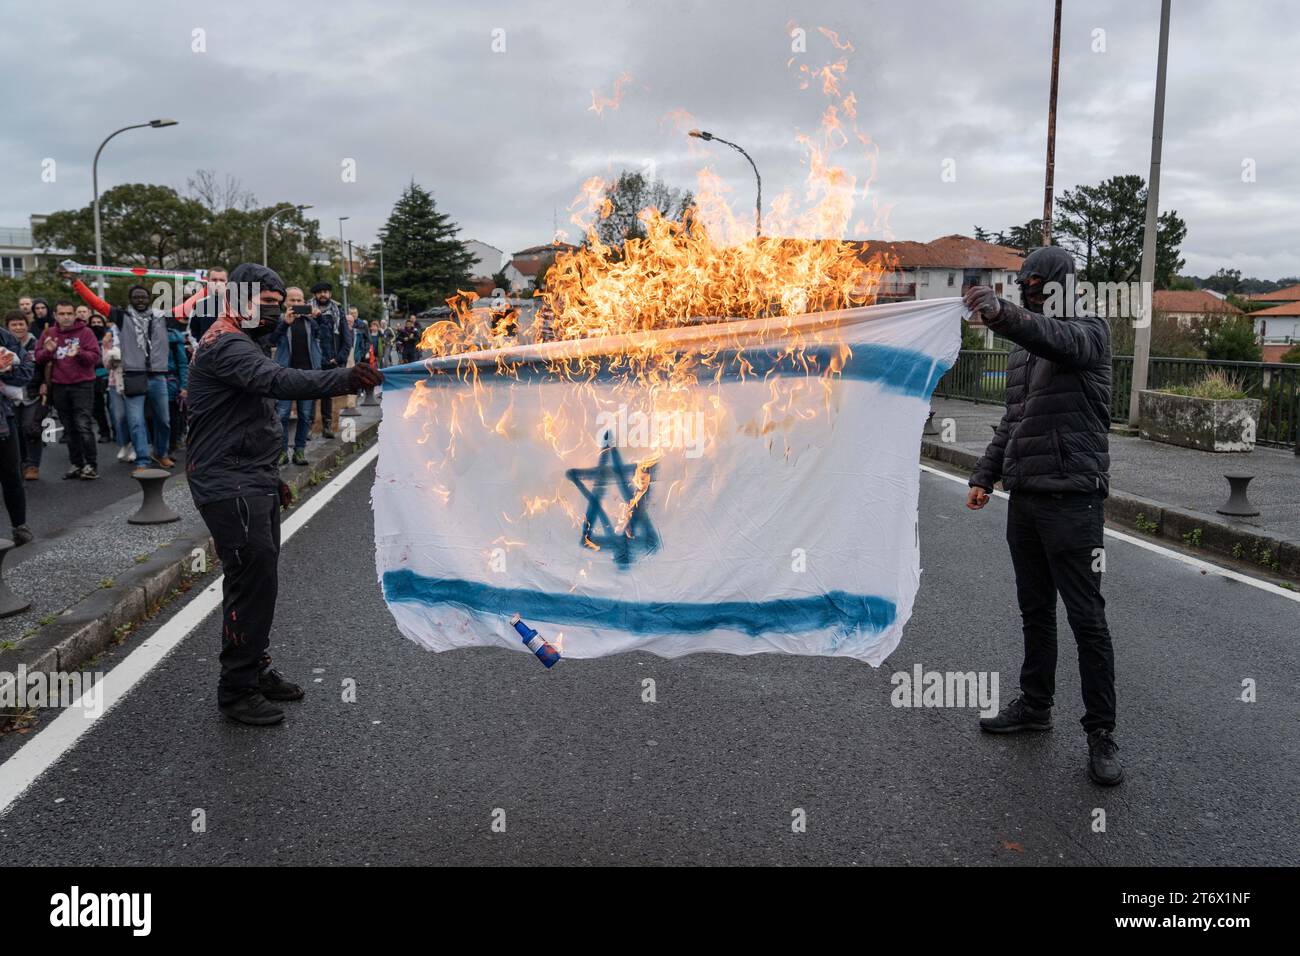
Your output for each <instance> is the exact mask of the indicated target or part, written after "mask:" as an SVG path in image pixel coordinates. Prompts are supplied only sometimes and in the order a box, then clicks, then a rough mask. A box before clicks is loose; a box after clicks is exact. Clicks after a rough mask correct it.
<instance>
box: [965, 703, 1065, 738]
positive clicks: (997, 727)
mask: <svg viewBox="0 0 1300 956" xmlns="http://www.w3.org/2000/svg"><path fill="white" fill-rule="evenodd" d="M1051 729H1052V710H1051V708H1050V707H1048V708H1045V709H1043V710H1035V709H1034V708H1033V707H1030V706H1029V705H1028V704H1026V703H1025V700H1024V698H1023V697H1017V698H1016V699H1015V700H1013V701H1012V702H1011V703H1009V704H1007V706H1005V707H1003V708H1002V709H1001V710H1000V711H998V712H997V716H995V717H981V718H980V730H983V731H985V732H986V733H990V734H1014V733H1015V732H1016V731H1018V730H1051Z"/></svg>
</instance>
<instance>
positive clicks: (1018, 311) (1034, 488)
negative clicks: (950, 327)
mask: <svg viewBox="0 0 1300 956" xmlns="http://www.w3.org/2000/svg"><path fill="white" fill-rule="evenodd" d="M1031 275H1037V276H1041V277H1042V278H1043V282H1044V284H1047V283H1060V284H1061V286H1062V287H1065V288H1066V289H1068V291H1069V292H1070V293H1071V294H1072V292H1073V287H1072V285H1069V286H1067V283H1066V280H1067V278H1068V277H1071V276H1073V275H1074V259H1073V258H1071V256H1070V254H1069V253H1068V252H1066V251H1065V250H1064V249H1061V248H1059V247H1057V246H1047V247H1045V248H1041V249H1035V250H1034V251H1033V252H1031V253H1030V254H1029V255H1028V256H1027V257H1026V258H1025V262H1024V265H1023V266H1021V267H1020V277H1021V280H1022V281H1023V280H1024V279H1027V278H1028V277H1029V276H1031ZM1048 291H1050V290H1048ZM999 301H1000V303H1001V305H1000V309H999V311H998V314H997V317H996V318H993V319H989V320H987V324H988V327H989V328H991V329H992V330H993V331H995V332H997V333H998V334H999V335H1002V336H1004V337H1006V338H1008V339H1010V340H1011V341H1012V342H1015V343H1016V348H1014V349H1012V351H1011V354H1010V355H1009V356H1008V357H1007V410H1006V414H1004V415H1003V416H1002V423H1001V424H1000V425H998V429H997V433H996V434H995V435H994V436H993V440H992V441H991V442H990V443H989V446H988V448H987V449H986V450H985V452H984V455H983V457H982V458H980V460H979V461H978V462H977V463H976V464H975V471H974V473H973V474H972V475H971V477H970V484H971V485H972V486H974V487H979V488H984V489H985V490H987V491H992V490H993V484H994V482H996V481H999V480H1001V482H1002V487H1003V488H1005V489H1006V490H1007V491H1009V492H1011V493H1012V494H1015V493H1016V492H1018V491H1019V492H1029V493H1057V492H1079V493H1086V494H1095V495H1100V496H1102V497H1105V496H1106V495H1107V494H1108V493H1109V490H1110V474H1109V471H1110V390H1111V369H1110V326H1109V325H1107V324H1106V320H1105V319H1102V318H1098V317H1097V316H1095V315H1090V314H1086V313H1083V312H1082V311H1081V310H1079V309H1078V308H1077V303H1076V302H1075V301H1073V300H1071V301H1066V300H1065V297H1064V296H1059V297H1057V298H1055V299H1049V303H1052V302H1054V301H1060V302H1064V303H1065V306H1066V307H1065V308H1064V309H1063V310H1062V311H1064V312H1065V313H1066V314H1065V315H1064V316H1061V317H1054V316H1046V315H1042V314H1040V313H1037V312H1031V311H1030V310H1029V309H1025V308H1021V307H1020V306H1018V305H1015V304H1013V303H1011V302H1008V301H1006V300H1005V299H1001V300H999Z"/></svg>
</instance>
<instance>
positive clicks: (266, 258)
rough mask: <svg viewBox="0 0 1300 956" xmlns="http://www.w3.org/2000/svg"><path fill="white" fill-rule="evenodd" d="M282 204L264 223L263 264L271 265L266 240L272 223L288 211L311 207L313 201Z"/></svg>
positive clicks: (300, 210)
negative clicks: (297, 204)
mask: <svg viewBox="0 0 1300 956" xmlns="http://www.w3.org/2000/svg"><path fill="white" fill-rule="evenodd" d="M281 205H282V206H283V208H282V209H278V210H277V211H275V212H273V213H271V215H269V216H267V218H266V222H264V223H262V265H264V266H269V265H270V264H271V262H270V257H269V256H268V255H267V251H266V241H267V236H268V235H270V231H271V223H272V222H273V221H275V219H276V218H277V217H278V216H283V215H284V214H285V213H286V212H293V210H295V209H296V210H298V211H299V212H302V211H303V210H304V209H310V208H311V203H303V204H302V205H299V206H295V205H293V204H292V203H282V204H281Z"/></svg>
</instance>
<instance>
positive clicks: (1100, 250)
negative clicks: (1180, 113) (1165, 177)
mask: <svg viewBox="0 0 1300 956" xmlns="http://www.w3.org/2000/svg"><path fill="white" fill-rule="evenodd" d="M1146 199H1147V189H1146V182H1145V181H1144V180H1143V179H1142V177H1141V176H1136V175H1130V176H1112V177H1111V178H1110V179H1107V180H1104V181H1103V182H1101V183H1100V184H1098V185H1096V186H1078V187H1076V188H1075V189H1072V190H1066V191H1065V193H1064V194H1063V195H1062V196H1061V198H1060V200H1059V201H1058V203H1057V206H1058V209H1059V210H1060V212H1059V215H1058V216H1057V217H1056V223H1055V227H1054V229H1053V233H1054V235H1055V236H1056V237H1058V239H1059V241H1060V243H1061V245H1063V246H1064V247H1065V248H1067V249H1069V250H1070V251H1071V252H1072V253H1073V254H1074V257H1075V259H1076V260H1077V261H1078V263H1079V266H1080V278H1082V279H1087V280H1088V281H1090V282H1131V281H1133V280H1135V279H1136V278H1138V276H1139V275H1140V269H1141V261H1142V236H1143V232H1144V228H1145V224H1146ZM1186 236H1187V224H1186V223H1185V222H1183V220H1182V219H1180V218H1178V214H1177V212H1175V211H1172V210H1171V211H1169V212H1162V213H1160V216H1159V218H1158V219H1157V220H1156V268H1155V285H1156V288H1157V289H1166V288H1168V287H1169V285H1170V284H1171V283H1172V282H1173V281H1174V277H1175V276H1177V274H1178V270H1179V269H1181V268H1182V266H1183V260H1182V259H1180V258H1179V256H1178V252H1179V249H1180V248H1181V246H1182V243H1183V239H1185V238H1186Z"/></svg>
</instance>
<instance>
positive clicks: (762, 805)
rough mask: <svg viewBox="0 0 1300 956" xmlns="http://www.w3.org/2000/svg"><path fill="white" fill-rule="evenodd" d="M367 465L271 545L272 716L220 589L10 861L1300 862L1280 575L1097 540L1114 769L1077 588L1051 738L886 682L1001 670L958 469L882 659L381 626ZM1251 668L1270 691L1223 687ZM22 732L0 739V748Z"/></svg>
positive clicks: (997, 634) (1293, 614) (999, 627)
mask: <svg viewBox="0 0 1300 956" xmlns="http://www.w3.org/2000/svg"><path fill="white" fill-rule="evenodd" d="M370 483H371V470H370V469H367V471H366V472H365V473H364V474H363V475H362V476H361V477H359V478H358V479H357V480H355V481H354V482H353V483H352V484H351V485H350V486H348V487H347V488H346V489H345V490H344V491H343V492H342V493H341V494H340V495H339V496H338V497H337V498H335V499H334V500H333V501H332V502H330V503H329V504H328V505H327V506H326V507H325V509H324V510H323V511H322V512H321V513H320V514H319V515H317V516H316V518H315V519H314V520H313V521H311V522H310V523H309V524H308V525H307V526H306V527H305V528H303V529H302V530H301V531H300V532H299V533H298V534H297V535H296V536H295V537H294V538H293V539H292V540H291V541H289V542H288V544H287V546H286V549H285V553H284V555H283V559H282V577H281V591H280V601H279V607H278V611H277V615H278V617H277V630H276V633H275V636H274V638H273V641H274V644H273V653H274V654H275V657H276V665H277V666H278V667H281V668H282V669H283V670H284V671H285V672H287V673H288V674H289V675H290V676H292V677H294V678H296V679H298V680H299V681H301V682H304V683H305V684H306V685H307V686H308V687H309V693H308V698H307V700H306V701H305V702H303V703H301V704H291V705H288V706H289V708H290V716H289V719H288V720H287V721H286V722H285V723H284V724H283V725H281V726H279V727H277V728H272V729H254V728H245V727H240V726H236V725H233V724H230V723H227V722H225V721H224V720H223V719H222V718H221V717H220V716H219V714H218V712H217V710H216V704H215V697H214V685H215V678H216V652H217V647H218V643H217V634H218V627H217V618H216V615H215V614H214V615H209V617H208V618H207V620H206V621H205V623H204V624H203V626H202V627H201V628H200V629H198V630H196V631H195V632H194V633H193V634H191V636H190V637H189V638H187V639H186V640H185V641H184V642H183V643H182V644H181V646H180V647H179V648H178V649H177V650H176V652H174V653H173V654H172V655H171V656H170V657H168V658H166V659H165V660H164V661H163V662H162V663H161V664H160V665H159V666H158V667H156V668H155V669H154V670H153V671H152V672H151V673H150V674H149V675H148V676H147V677H146V678H145V679H144V680H143V681H141V683H140V684H138V685H137V686H136V688H135V690H134V691H133V692H132V693H131V695H130V696H129V697H128V698H127V699H125V700H124V701H123V702H122V703H121V704H119V705H118V707H117V708H116V709H115V710H113V711H111V712H109V713H108V714H107V715H106V716H104V717H103V718H102V719H101V720H100V721H99V722H98V724H97V725H96V726H95V727H94V729H92V730H91V731H90V732H89V733H87V734H86V735H85V736H83V737H82V738H81V740H80V742H79V743H78V744H77V746H76V747H75V748H74V749H73V750H71V751H70V752H69V753H68V754H67V755H65V757H64V758H63V760H62V761H61V762H60V763H58V764H57V765H55V767H54V768H53V769H52V770H51V771H50V772H49V773H47V774H46V775H45V776H44V777H43V778H41V779H40V780H39V781H38V782H37V783H36V784H35V785H34V786H33V787H32V789H31V790H29V791H28V792H27V793H26V794H25V795H24V796H23V797H22V798H20V799H19V800H18V801H17V802H16V803H15V804H14V805H13V806H12V808H11V809H10V811H9V813H8V814H7V815H6V816H4V817H3V818H0V864H3V865H20V864H21V865H26V864H37V863H39V864H60V863H63V864H107V863H115V864H202V865H213V864H251V863H280V864H328V863H350V864H375V865H379V864H386V863H394V864H396V863H401V864H437V863H552V864H563V863H736V862H743V863H772V864H806V863H835V864H882V863H893V864H898V863H933V864H943V863H962V864H984V863H1004V864H1011V865H1023V864H1085V865H1087V864H1105V865H1149V864H1174V865H1179V864H1248V865H1249V864H1290V865H1294V864H1296V863H1297V862H1298V861H1300V852H1298V851H1297V846H1300V818H1298V816H1297V814H1296V809H1295V808H1296V806H1297V804H1298V803H1300V759H1298V758H1300V720H1297V717H1300V685H1298V682H1297V674H1300V666H1298V665H1300V633H1298V631H1300V628H1298V627H1297V623H1298V622H1300V605H1297V604H1296V603H1293V602H1291V601H1288V600H1287V599H1286V598H1284V597H1281V596H1279V595H1275V594H1269V593H1266V592H1263V591H1260V590H1257V589H1255V588H1252V587H1250V586H1248V585H1245V584H1242V583H1238V582H1232V581H1227V580H1225V579H1223V578H1219V577H1216V576H1213V575H1205V574H1202V573H1201V572H1200V571H1198V570H1197V569H1195V568H1193V567H1189V566H1187V565H1186V564H1183V563H1179V562H1177V561H1175V560H1173V559H1171V558H1170V557H1168V556H1164V555H1160V554H1153V553H1150V552H1148V551H1145V550H1142V549H1139V548H1137V547H1136V546H1133V545H1129V544H1126V543H1124V542H1120V541H1115V540H1112V539H1108V550H1107V556H1108V572H1107V578H1106V585H1105V587H1106V593H1107V597H1108V601H1109V614H1110V623H1111V627H1112V630H1113V632H1114V634H1115V635H1116V651H1117V668H1118V698H1119V714H1120V723H1119V728H1118V731H1117V739H1118V740H1119V742H1120V744H1121V747H1122V751H1121V755H1122V757H1123V759H1124V761H1125V765H1126V770H1127V774H1128V778H1127V780H1126V782H1125V783H1124V785H1123V786H1121V787H1119V788H1116V789H1113V790H1103V789H1100V788H1098V787H1096V786H1094V785H1093V784H1091V783H1090V782H1089V781H1088V780H1087V778H1086V776H1085V773H1084V758H1085V753H1086V748H1085V741H1084V736H1083V734H1082V731H1081V730H1080V729H1079V727H1078V724H1077V718H1078V716H1079V715H1080V713H1081V711H1082V707H1081V704H1080V701H1079V685H1078V678H1077V672H1076V670H1075V665H1074V654H1073V650H1072V647H1071V644H1072V642H1071V639H1070V637H1069V631H1068V627H1067V625H1066V623H1065V621H1064V614H1063V613H1062V619H1061V628H1062V630H1061V634H1062V654H1061V664H1060V668H1059V687H1058V707H1057V715H1056V716H1057V726H1056V729H1055V731H1054V732H1053V733H1051V734H1043V735H1035V736H1024V735H1022V736H1018V737H1009V738H1008V737H990V736H987V735H982V734H980V733H979V731H978V729H977V726H976V719H977V714H976V711H975V709H973V708H967V709H955V708H951V709H902V708H895V707H893V706H891V704H890V694H891V691H892V690H893V686H892V685H891V683H890V675H891V674H892V673H894V672H896V671H909V672H910V671H911V670H912V668H913V665H914V664H916V663H920V664H922V665H923V666H924V668H925V669H926V670H940V671H945V670H960V671H968V670H974V671H997V672H998V673H999V676H1000V690H1001V694H1002V699H1003V701H1004V702H1005V701H1006V700H1008V699H1009V698H1010V697H1011V696H1012V695H1013V694H1014V692H1015V684H1016V679H1015V675H1016V672H1017V668H1018V665H1019V660H1020V658H1019V652H1020V633H1019V626H1018V617H1017V615H1016V613H1015V610H1014V599H1013V596H1012V595H1013V592H1012V575H1011V567H1010V562H1009V560H1008V557H1007V553H1006V545H1005V543H1004V541H1003V532H1002V528H1003V522H1004V519H1005V510H1006V502H1005V501H1004V500H1001V499H995V500H994V501H993V503H992V504H990V505H989V507H988V508H986V509H985V511H984V512H981V513H979V514H972V513H969V512H967V511H966V510H965V509H964V507H963V505H962V502H963V498H964V491H965V489H964V487H963V486H962V485H959V484H956V483H953V482H950V481H947V480H945V479H943V478H940V477H936V476H933V475H928V474H923V475H922V485H921V487H922V494H921V533H922V549H923V559H924V561H923V563H924V567H925V568H926V572H925V574H924V578H923V584H922V589H921V592H920V595H919V598H918V602H917V607H916V610H915V613H914V615H913V618H912V621H911V623H910V624H909V626H908V629H907V632H906V634H905V636H904V638H903V642H902V644H901V646H900V647H899V649H898V650H897V651H896V652H895V654H894V655H893V657H891V658H890V660H889V661H887V662H886V664H885V666H884V667H882V668H880V669H879V670H873V669H872V668H870V667H868V666H866V665H864V664H861V663H857V662H854V661H849V660H831V659H821V658H794V657H777V656H771V655H764V656H755V657H748V658H740V657H724V656H720V655H696V656H692V657H686V658H681V659H677V660H672V661H668V660H661V659H658V658H655V657H651V656H648V655H639V654H626V655H622V656H618V657H613V658H606V659H602V660H594V661H563V662H561V663H560V665H559V666H557V667H555V668H554V669H553V670H551V671H547V670H545V669H544V668H542V667H541V666H540V664H539V663H538V661H537V660H535V659H534V658H533V657H532V656H531V655H526V654H521V653H510V652H507V651H498V650H491V649H483V650H470V651H459V652H453V653H449V654H441V655H435V654H430V653H427V652H425V651H423V650H421V649H420V648H418V647H416V646H415V645H413V644H411V643H409V642H407V641H406V640H405V639H404V638H402V637H401V636H400V635H399V634H398V632H397V630H396V628H395V627H394V626H393V624H392V622H391V618H390V617H389V615H388V613H387V611H386V609H385V607H384V604H383V601H382V600H381V597H380V594H379V591H378V588H377V586H376V584H375V568H374V555H373V551H372V548H371V546H370V542H371V540H372V537H373V528H372V522H371V512H370V505H369V498H368V496H369V489H370ZM139 640H140V638H139V637H136V638H133V639H132V641H130V642H128V644H127V645H125V646H124V647H123V648H122V649H121V650H119V651H117V652H115V654H114V655H113V656H114V657H117V658H120V656H121V655H122V654H124V653H126V652H127V651H129V650H130V649H131V648H132V647H133V646H135V645H136V644H138V642H139ZM112 663H113V661H112V660H111V659H108V658H106V659H105V661H104V662H103V665H104V666H110V665H111V664H112ZM647 677H650V678H653V679H654V680H655V681H656V689H657V698H658V699H657V702H656V703H653V704H651V703H643V702H642V680H643V678H647ZM1245 678H1252V679H1254V680H1255V681H1256V682H1257V686H1258V702H1257V703H1250V704H1247V703H1242V702H1241V701H1240V700H1239V699H1238V698H1239V695H1240V694H1241V690H1242V681H1243V679H1245ZM345 679H352V680H354V681H355V682H356V702H355V703H346V702H344V701H343V699H342V693H341V687H342V682H343V681H344V680H345ZM39 733H40V730H39V728H37V729H35V730H33V731H32V732H31V733H30V734H28V735H26V736H22V737H20V736H18V735H15V734H9V735H7V736H6V737H3V738H0V758H4V757H7V756H8V755H9V754H10V753H12V752H13V750H14V749H15V748H16V747H17V746H19V745H20V744H22V743H25V742H28V741H31V740H38V739H39ZM200 808H201V809H203V810H204V811H205V814H206V823H207V829H206V832H203V833H194V832H192V830H191V820H192V819H193V815H194V811H195V810H196V809H200ZM498 808H500V809H501V810H504V812H505V822H506V829H505V832H494V831H493V829H492V822H493V813H494V810H496V809H498ZM796 808H800V809H802V810H803V811H804V812H805V813H806V818H807V830H806V832H803V833H796V832H792V826H791V822H792V812H793V811H795V810H796ZM1098 809H1101V810H1104V811H1105V831H1104V832H1096V830H1095V827H1096V821H1097V820H1098V819H1099V817H1098V814H1097V813H1096V810H1098ZM498 819H499V815H498Z"/></svg>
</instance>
